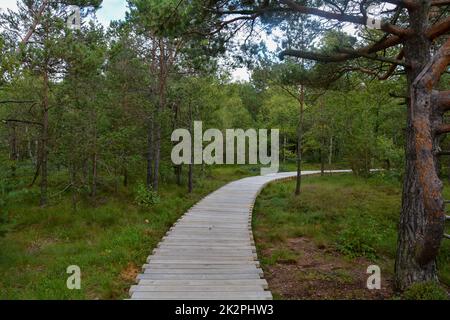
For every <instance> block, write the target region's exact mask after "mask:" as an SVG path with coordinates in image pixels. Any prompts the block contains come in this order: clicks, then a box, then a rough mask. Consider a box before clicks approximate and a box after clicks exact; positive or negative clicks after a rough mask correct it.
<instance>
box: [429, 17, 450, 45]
mask: <svg viewBox="0 0 450 320" xmlns="http://www.w3.org/2000/svg"><path fill="white" fill-rule="evenodd" d="M448 31H450V17H447V18H446V19H444V20H442V21H439V22H438V23H435V24H433V25H432V26H431V27H430V28H429V29H428V30H427V32H426V35H427V37H428V38H430V39H431V40H434V39H436V38H437V37H440V36H442V35H444V34H446V33H447V32H448Z"/></svg>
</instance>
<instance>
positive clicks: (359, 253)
mask: <svg viewBox="0 0 450 320" xmlns="http://www.w3.org/2000/svg"><path fill="white" fill-rule="evenodd" d="M379 229H380V227H379V226H378V225H377V222H376V221H375V220H374V219H373V218H371V217H370V216H366V217H364V218H363V219H362V220H360V219H358V218H356V217H353V218H351V220H350V222H349V225H348V226H346V228H345V229H344V230H343V231H342V232H341V233H340V234H339V236H338V238H337V249H338V250H339V251H340V252H342V253H343V254H345V255H346V256H349V257H350V258H356V257H367V258H369V259H375V258H377V254H376V250H375V248H374V247H373V246H374V245H376V244H377V243H378V242H379V241H380V238H381V234H380V233H381V230H379Z"/></svg>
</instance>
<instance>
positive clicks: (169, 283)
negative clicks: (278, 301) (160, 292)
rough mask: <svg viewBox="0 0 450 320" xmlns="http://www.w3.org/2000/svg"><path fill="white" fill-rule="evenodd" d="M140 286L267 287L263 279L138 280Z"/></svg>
mask: <svg viewBox="0 0 450 320" xmlns="http://www.w3.org/2000/svg"><path fill="white" fill-rule="evenodd" d="M138 285H140V286H177V285H179V286H189V287H191V288H192V287H195V286H240V285H243V286H262V287H263V289H267V288H268V287H269V285H268V283H267V281H266V280H265V279H250V280H249V279H238V280H167V279H166V280H152V279H142V280H139V282H138Z"/></svg>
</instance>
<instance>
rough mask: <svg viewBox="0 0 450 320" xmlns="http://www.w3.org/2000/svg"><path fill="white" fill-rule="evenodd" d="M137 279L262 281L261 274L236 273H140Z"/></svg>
mask: <svg viewBox="0 0 450 320" xmlns="http://www.w3.org/2000/svg"><path fill="white" fill-rule="evenodd" d="M137 279H138V280H141V279H153V280H163V279H171V280H238V279H247V280H250V279H261V277H260V276H259V274H252V273H235V274H227V273H225V274H172V273H167V274H162V273H140V274H138V275H137Z"/></svg>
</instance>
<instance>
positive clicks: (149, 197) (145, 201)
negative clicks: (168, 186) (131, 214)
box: [134, 183, 160, 208]
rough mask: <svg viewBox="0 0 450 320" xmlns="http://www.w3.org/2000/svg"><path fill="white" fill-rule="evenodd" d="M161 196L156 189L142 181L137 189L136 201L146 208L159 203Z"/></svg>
mask: <svg viewBox="0 0 450 320" xmlns="http://www.w3.org/2000/svg"><path fill="white" fill-rule="evenodd" d="M159 200H160V199H159V196H158V193H157V192H156V191H153V190H152V189H148V188H147V187H146V186H145V185H144V184H143V183H140V184H139V185H138V187H137V189H136V195H135V198H134V201H135V202H136V204H137V205H139V206H141V207H145V208H150V207H152V206H153V205H155V204H157V203H159Z"/></svg>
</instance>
